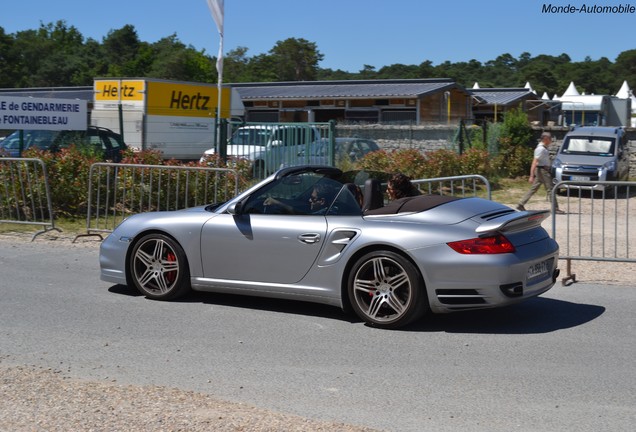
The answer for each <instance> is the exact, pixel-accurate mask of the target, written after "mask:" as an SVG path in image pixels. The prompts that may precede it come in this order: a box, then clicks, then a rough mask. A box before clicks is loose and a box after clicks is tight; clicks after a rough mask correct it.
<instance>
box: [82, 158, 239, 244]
mask: <svg viewBox="0 0 636 432" xmlns="http://www.w3.org/2000/svg"><path fill="white" fill-rule="evenodd" d="M238 192H239V174H238V171H236V170H234V169H229V168H206V167H186V166H170V165H136V164H118V163H96V164H93V165H92V166H91V169H90V174H89V183H88V211H87V216H86V234H80V235H78V236H77V237H75V239H74V240H73V241H75V240H77V239H78V238H79V237H86V236H99V237H100V238H103V237H102V233H110V232H112V231H113V230H114V229H115V227H116V226H117V225H118V224H119V223H120V222H122V221H123V220H124V219H126V218H127V217H129V216H131V215H133V214H136V213H142V212H149V211H161V210H181V209H184V208H188V207H196V206H199V205H204V204H210V203H215V202H222V201H227V200H228V199H230V198H232V197H234V196H236V195H237V194H238Z"/></svg>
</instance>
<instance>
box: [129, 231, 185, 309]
mask: <svg viewBox="0 0 636 432" xmlns="http://www.w3.org/2000/svg"><path fill="white" fill-rule="evenodd" d="M129 266H130V276H131V278H132V281H133V283H134V284H135V287H136V288H137V289H138V290H139V292H141V293H142V294H144V295H145V296H146V297H148V298H152V299H156V300H172V299H175V298H177V297H180V296H182V295H184V294H186V293H187V292H189V291H190V271H189V269H188V262H187V258H186V255H185V252H184V251H183V249H182V248H181V246H179V244H178V243H177V242H176V241H174V240H173V239H172V238H170V237H168V236H166V235H163V234H148V235H146V236H144V237H142V238H141V239H140V240H139V241H138V242H137V243H136V244H135V246H134V247H133V250H132V253H131V255H130V262H129Z"/></svg>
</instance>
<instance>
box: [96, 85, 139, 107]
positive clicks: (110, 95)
mask: <svg viewBox="0 0 636 432" xmlns="http://www.w3.org/2000/svg"><path fill="white" fill-rule="evenodd" d="M144 84H145V82H144V81H123V80H106V81H95V101H96V102H119V101H121V102H141V101H143V100H144V90H145V88H144Z"/></svg>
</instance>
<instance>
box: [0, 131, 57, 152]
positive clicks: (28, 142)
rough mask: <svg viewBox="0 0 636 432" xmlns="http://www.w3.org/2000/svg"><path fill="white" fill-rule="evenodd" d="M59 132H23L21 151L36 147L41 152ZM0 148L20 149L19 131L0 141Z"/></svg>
mask: <svg viewBox="0 0 636 432" xmlns="http://www.w3.org/2000/svg"><path fill="white" fill-rule="evenodd" d="M58 133H59V131H49V130H25V131H23V140H24V143H23V147H22V148H23V150H26V149H28V148H29V147H34V146H35V147H37V148H39V149H41V150H46V149H48V148H49V146H50V145H51V143H52V142H53V139H54V138H55V136H56V135H57V134H58ZM0 146H1V147H2V148H5V149H7V150H18V149H19V148H20V131H19V130H17V131H15V132H13V133H11V135H9V136H8V137H6V138H5V139H4V140H2V141H0Z"/></svg>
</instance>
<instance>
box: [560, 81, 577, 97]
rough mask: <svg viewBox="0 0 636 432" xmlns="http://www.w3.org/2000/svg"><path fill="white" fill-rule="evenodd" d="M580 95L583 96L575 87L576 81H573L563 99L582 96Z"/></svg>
mask: <svg viewBox="0 0 636 432" xmlns="http://www.w3.org/2000/svg"><path fill="white" fill-rule="evenodd" d="M580 95H581V94H580V93H579V91H578V90H577V89H576V86H575V85H574V81H571V82H570V85H569V86H568V88H567V90H566V91H565V93H563V96H561V97H569V96H580Z"/></svg>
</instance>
